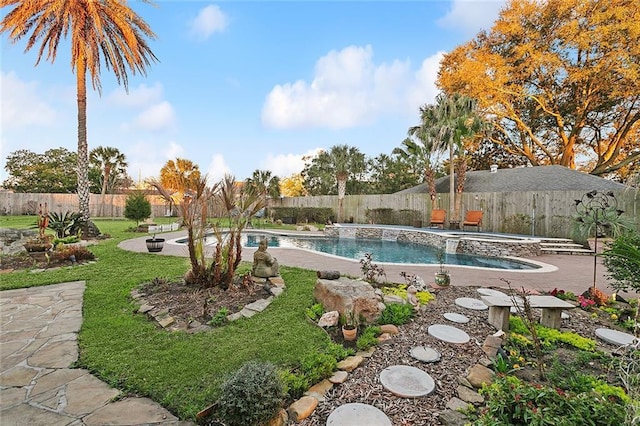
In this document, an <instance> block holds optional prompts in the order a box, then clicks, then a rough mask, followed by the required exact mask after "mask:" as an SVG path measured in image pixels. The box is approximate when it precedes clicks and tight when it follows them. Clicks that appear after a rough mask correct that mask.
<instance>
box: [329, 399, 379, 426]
mask: <svg viewBox="0 0 640 426" xmlns="http://www.w3.org/2000/svg"><path fill="white" fill-rule="evenodd" d="M330 425H333V426H361V425H371V426H391V420H389V418H388V417H387V416H386V414H384V413H383V412H382V411H381V410H379V409H377V408H376V407H374V406H373V405H368V404H362V403H360V402H354V403H351V404H344V405H341V406H339V407H338V408H336V409H335V410H333V412H332V413H331V414H329V417H328V418H327V426H330Z"/></svg>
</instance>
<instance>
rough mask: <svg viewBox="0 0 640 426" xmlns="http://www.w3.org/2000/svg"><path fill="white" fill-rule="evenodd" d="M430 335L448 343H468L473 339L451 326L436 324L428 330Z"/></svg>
mask: <svg viewBox="0 0 640 426" xmlns="http://www.w3.org/2000/svg"><path fill="white" fill-rule="evenodd" d="M427 332H428V333H429V335H431V336H433V337H435V338H436V339H440V340H442V341H444V342H448V343H467V342H468V341H469V340H470V339H471V338H470V337H469V335H468V334H467V333H465V332H464V331H462V330H460V329H459V328H456V327H452V326H450V325H443V324H434V325H431V326H429V328H428V329H427Z"/></svg>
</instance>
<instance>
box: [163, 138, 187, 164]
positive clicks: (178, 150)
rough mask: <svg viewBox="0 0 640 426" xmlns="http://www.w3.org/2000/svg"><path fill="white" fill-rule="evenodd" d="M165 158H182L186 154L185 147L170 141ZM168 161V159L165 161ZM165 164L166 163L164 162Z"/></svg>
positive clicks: (165, 151)
mask: <svg viewBox="0 0 640 426" xmlns="http://www.w3.org/2000/svg"><path fill="white" fill-rule="evenodd" d="M163 152H164V157H165V159H166V160H167V161H168V160H175V159H176V158H182V156H183V155H184V148H183V147H182V145H179V144H177V143H175V142H169V146H168V147H167V148H166V149H165V150H164V151H163ZM165 163H166V161H165ZM162 165H163V166H164V163H163V164H162Z"/></svg>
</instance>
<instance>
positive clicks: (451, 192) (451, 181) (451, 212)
mask: <svg viewBox="0 0 640 426" xmlns="http://www.w3.org/2000/svg"><path fill="white" fill-rule="evenodd" d="M454 171H455V170H454V166H453V141H449V217H450V218H451V220H459V218H458V216H457V215H456V213H455V187H454V186H455V178H454Z"/></svg>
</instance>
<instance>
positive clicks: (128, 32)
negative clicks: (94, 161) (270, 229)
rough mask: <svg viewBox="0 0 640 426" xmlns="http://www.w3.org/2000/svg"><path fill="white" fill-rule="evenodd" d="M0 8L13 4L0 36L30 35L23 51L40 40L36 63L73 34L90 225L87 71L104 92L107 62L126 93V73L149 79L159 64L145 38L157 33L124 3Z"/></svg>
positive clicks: (45, 2) (59, 1) (36, 1)
mask: <svg viewBox="0 0 640 426" xmlns="http://www.w3.org/2000/svg"><path fill="white" fill-rule="evenodd" d="M142 1H143V2H148V1H147V0H142ZM0 4H1V6H2V7H6V6H11V5H14V6H15V7H14V8H13V9H12V10H11V11H9V13H7V14H6V15H5V17H4V18H3V19H2V21H1V22H0V32H2V33H4V32H9V40H11V41H12V42H13V43H16V42H18V41H19V40H20V39H22V38H23V37H27V36H28V40H27V46H26V48H25V51H27V50H30V49H31V48H32V47H34V45H36V43H38V42H39V41H41V43H40V45H39V49H38V60H37V61H36V65H38V64H39V63H40V60H41V59H42V57H43V53H44V51H45V50H46V51H47V55H46V59H47V60H50V61H51V62H54V61H55V59H56V56H57V53H58V45H59V42H60V39H61V38H63V37H65V38H66V37H67V35H70V36H71V69H72V71H73V72H75V74H76V92H77V105H78V167H77V173H78V199H79V204H80V213H82V218H83V220H85V221H86V222H87V223H88V222H89V219H90V215H89V155H88V145H87V82H86V77H87V71H88V72H89V73H90V75H91V84H92V86H93V89H94V90H98V92H101V84H100V66H101V62H104V65H105V66H106V68H107V69H108V70H111V71H112V72H113V73H114V74H115V76H116V80H117V81H118V84H120V83H122V84H123V85H124V87H125V89H127V90H128V74H127V72H128V71H129V70H130V71H131V73H132V74H135V73H136V72H139V73H141V74H143V75H145V74H146V70H147V67H148V66H149V65H150V63H151V62H152V61H157V58H156V57H155V55H154V54H153V52H152V51H151V49H150V48H149V46H148V45H147V42H146V41H145V37H148V38H150V39H154V38H155V34H154V33H153V32H152V31H151V28H150V27H149V26H148V25H147V23H146V22H145V21H143V20H142V18H140V17H139V16H138V15H137V14H136V13H135V12H134V11H133V10H132V9H131V8H129V7H128V6H127V5H126V3H125V1H119V0H102V1H88V0H31V1H24V0H2V3H0ZM29 33H30V35H29Z"/></svg>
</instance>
